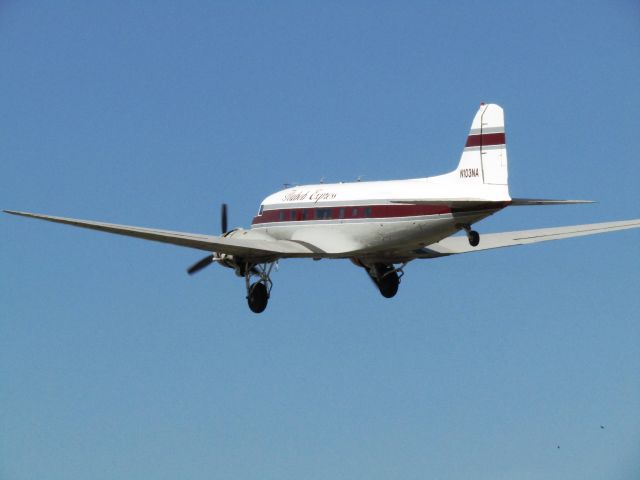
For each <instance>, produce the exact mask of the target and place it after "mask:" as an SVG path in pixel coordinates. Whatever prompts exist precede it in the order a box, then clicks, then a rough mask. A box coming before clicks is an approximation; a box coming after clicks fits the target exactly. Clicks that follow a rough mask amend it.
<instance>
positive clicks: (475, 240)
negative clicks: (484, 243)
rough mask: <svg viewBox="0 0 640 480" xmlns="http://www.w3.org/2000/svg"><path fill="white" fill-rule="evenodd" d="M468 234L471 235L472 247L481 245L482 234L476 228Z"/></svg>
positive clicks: (470, 243)
mask: <svg viewBox="0 0 640 480" xmlns="http://www.w3.org/2000/svg"><path fill="white" fill-rule="evenodd" d="M467 236H468V237H469V245H471V246H472V247H477V246H478V245H480V234H479V233H478V232H476V231H475V230H471V231H470V232H469V233H468V234H467Z"/></svg>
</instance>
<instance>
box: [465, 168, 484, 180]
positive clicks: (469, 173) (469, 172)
mask: <svg viewBox="0 0 640 480" xmlns="http://www.w3.org/2000/svg"><path fill="white" fill-rule="evenodd" d="M479 176H480V172H479V169H477V168H463V169H461V170H460V178H473V177H479Z"/></svg>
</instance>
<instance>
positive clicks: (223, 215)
mask: <svg viewBox="0 0 640 480" xmlns="http://www.w3.org/2000/svg"><path fill="white" fill-rule="evenodd" d="M220 221H221V223H222V234H223V235H224V234H225V233H227V204H226V203H223V204H222V212H221V213H220Z"/></svg>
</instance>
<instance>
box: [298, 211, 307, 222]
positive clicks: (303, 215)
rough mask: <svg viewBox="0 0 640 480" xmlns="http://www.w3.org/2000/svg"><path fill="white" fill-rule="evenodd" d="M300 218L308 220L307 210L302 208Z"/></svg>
mask: <svg viewBox="0 0 640 480" xmlns="http://www.w3.org/2000/svg"><path fill="white" fill-rule="evenodd" d="M300 219H301V220H306V219H307V211H306V210H300Z"/></svg>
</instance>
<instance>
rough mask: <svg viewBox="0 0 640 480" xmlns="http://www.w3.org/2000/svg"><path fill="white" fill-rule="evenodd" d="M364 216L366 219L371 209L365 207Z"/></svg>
mask: <svg viewBox="0 0 640 480" xmlns="http://www.w3.org/2000/svg"><path fill="white" fill-rule="evenodd" d="M364 216H365V217H367V218H368V217H370V216H371V207H367V208H365V209H364Z"/></svg>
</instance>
